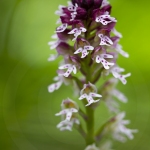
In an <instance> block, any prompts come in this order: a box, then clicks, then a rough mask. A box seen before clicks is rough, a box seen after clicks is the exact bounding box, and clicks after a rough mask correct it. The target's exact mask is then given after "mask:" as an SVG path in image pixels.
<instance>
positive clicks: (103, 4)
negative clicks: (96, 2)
mask: <svg viewBox="0 0 150 150" xmlns="http://www.w3.org/2000/svg"><path fill="white" fill-rule="evenodd" d="M108 4H109V2H108V0H103V2H102V6H101V7H104V6H106V5H108Z"/></svg>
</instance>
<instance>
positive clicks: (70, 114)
mask: <svg viewBox="0 0 150 150" xmlns="http://www.w3.org/2000/svg"><path fill="white" fill-rule="evenodd" d="M71 117H72V112H71V111H68V112H67V114H66V120H67V121H70V119H71Z"/></svg>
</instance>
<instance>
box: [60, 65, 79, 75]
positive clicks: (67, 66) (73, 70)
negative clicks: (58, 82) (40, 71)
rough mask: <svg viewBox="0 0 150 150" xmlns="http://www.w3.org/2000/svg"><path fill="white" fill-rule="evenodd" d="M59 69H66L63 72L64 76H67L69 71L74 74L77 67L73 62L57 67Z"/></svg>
mask: <svg viewBox="0 0 150 150" xmlns="http://www.w3.org/2000/svg"><path fill="white" fill-rule="evenodd" d="M59 69H67V71H66V72H65V73H64V74H63V75H64V76H65V77H68V76H69V75H70V74H71V72H73V73H74V74H76V73H77V68H76V66H75V65H73V64H65V65H62V66H60V67H59Z"/></svg>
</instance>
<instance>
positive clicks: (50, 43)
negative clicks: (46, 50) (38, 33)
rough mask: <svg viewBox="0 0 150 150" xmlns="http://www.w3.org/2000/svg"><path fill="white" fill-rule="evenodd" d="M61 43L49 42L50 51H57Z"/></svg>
mask: <svg viewBox="0 0 150 150" xmlns="http://www.w3.org/2000/svg"><path fill="white" fill-rule="evenodd" d="M59 43H60V41H50V42H48V45H49V46H50V49H55V48H56V47H57V46H58V45H59Z"/></svg>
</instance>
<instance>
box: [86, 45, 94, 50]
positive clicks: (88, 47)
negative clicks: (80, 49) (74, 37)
mask: <svg viewBox="0 0 150 150" xmlns="http://www.w3.org/2000/svg"><path fill="white" fill-rule="evenodd" d="M84 49H86V50H93V49H94V47H93V46H84Z"/></svg>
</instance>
